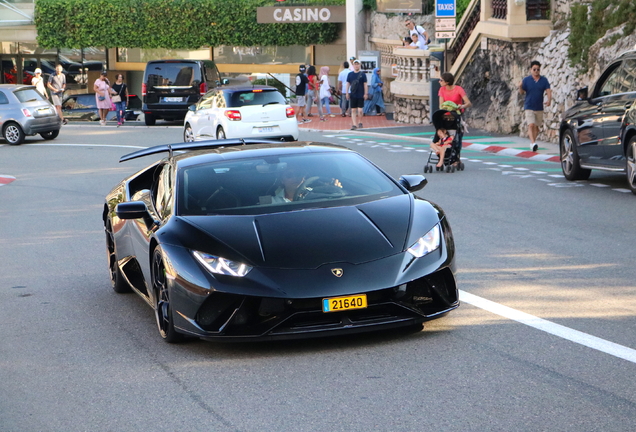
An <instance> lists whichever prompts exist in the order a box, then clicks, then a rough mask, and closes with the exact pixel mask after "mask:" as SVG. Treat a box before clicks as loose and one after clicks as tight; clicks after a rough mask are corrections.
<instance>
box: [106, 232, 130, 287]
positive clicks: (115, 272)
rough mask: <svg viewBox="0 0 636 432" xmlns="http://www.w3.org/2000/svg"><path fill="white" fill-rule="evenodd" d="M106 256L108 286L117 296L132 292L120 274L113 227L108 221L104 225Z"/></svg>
mask: <svg viewBox="0 0 636 432" xmlns="http://www.w3.org/2000/svg"><path fill="white" fill-rule="evenodd" d="M104 231H105V232H106V254H107V257H108V272H109V274H110V284H111V286H112V287H113V291H115V292H116V293H119V294H125V293H129V292H131V291H132V289H131V288H130V285H128V282H126V280H125V278H124V275H122V274H121V270H119V266H118V265H117V252H115V237H114V236H113V225H112V224H111V222H110V220H109V221H108V223H107V225H106V229H105V230H104Z"/></svg>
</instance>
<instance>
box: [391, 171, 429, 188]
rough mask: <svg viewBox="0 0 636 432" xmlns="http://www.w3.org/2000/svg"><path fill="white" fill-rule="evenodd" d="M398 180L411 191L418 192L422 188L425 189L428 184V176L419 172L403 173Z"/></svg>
mask: <svg viewBox="0 0 636 432" xmlns="http://www.w3.org/2000/svg"><path fill="white" fill-rule="evenodd" d="M398 181H399V182H400V184H401V185H402V186H404V188H405V189H406V190H407V191H409V192H416V191H418V190H420V189H423V188H424V186H426V184H427V183H428V180H426V177H424V176H423V175H419V174H409V175H403V176H401V177H400V179H399V180H398Z"/></svg>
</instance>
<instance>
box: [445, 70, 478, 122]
mask: <svg viewBox="0 0 636 432" xmlns="http://www.w3.org/2000/svg"><path fill="white" fill-rule="evenodd" d="M439 85H440V89H439V91H438V92H437V95H438V96H439V106H440V108H441V107H442V105H444V102H453V103H454V104H456V105H457V107H458V109H459V110H460V112H462V113H463V112H464V110H465V109H466V108H468V107H471V106H472V105H473V104H472V103H471V102H470V99H468V95H466V91H465V90H464V89H463V88H462V87H461V86H458V85H455V77H454V76H453V74H452V73H450V72H444V73H443V74H442V76H441V78H440V79H439Z"/></svg>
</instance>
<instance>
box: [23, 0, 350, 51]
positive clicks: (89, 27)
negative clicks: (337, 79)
mask: <svg viewBox="0 0 636 432" xmlns="http://www.w3.org/2000/svg"><path fill="white" fill-rule="evenodd" d="M300 4H301V3H277V2H275V1H273V0H37V1H36V2H35V25H36V29H37V34H38V36H37V41H38V44H39V45H40V46H42V47H44V48H82V47H90V46H104V47H108V48H112V47H122V48H167V49H195V48H199V47H202V46H220V45H230V46H267V45H278V46H288V45H312V44H330V43H332V42H334V41H335V40H336V39H337V37H338V24H334V23H331V24H324V23H311V24H258V23H257V22H256V8H257V7H262V6H297V5H300ZM344 4H345V0H305V1H304V2H303V3H302V5H316V6H319V5H344Z"/></svg>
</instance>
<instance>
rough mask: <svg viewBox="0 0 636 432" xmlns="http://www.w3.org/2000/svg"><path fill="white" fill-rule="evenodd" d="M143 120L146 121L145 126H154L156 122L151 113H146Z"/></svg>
mask: <svg viewBox="0 0 636 432" xmlns="http://www.w3.org/2000/svg"><path fill="white" fill-rule="evenodd" d="M144 120H145V121H146V126H154V125H155V123H157V119H156V118H155V116H153V115H152V114H146V115H145V118H144Z"/></svg>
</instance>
